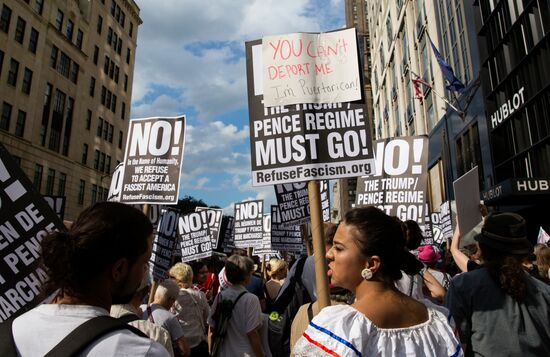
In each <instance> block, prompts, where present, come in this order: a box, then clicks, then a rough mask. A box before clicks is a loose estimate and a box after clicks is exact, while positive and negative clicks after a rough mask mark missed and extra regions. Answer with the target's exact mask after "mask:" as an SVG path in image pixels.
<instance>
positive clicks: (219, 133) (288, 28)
mask: <svg viewBox="0 0 550 357" xmlns="http://www.w3.org/2000/svg"><path fill="white" fill-rule="evenodd" d="M137 3H138V6H139V7H140V8H141V13H140V16H141V18H142V19H143V24H142V25H141V26H140V27H139V30H138V48H137V52H136V65H135V71H134V84H133V92H132V114H131V115H132V117H133V118H142V117H151V116H163V115H164V116H175V115H179V114H182V113H183V114H186V116H187V129H188V130H187V133H186V138H185V140H186V144H185V153H184V160H183V169H182V178H181V188H180V196H185V195H190V196H193V197H195V198H198V199H202V200H204V201H205V202H206V203H208V204H209V205H217V206H220V207H222V208H224V209H225V211H224V213H226V214H230V213H232V209H233V208H232V207H233V203H234V202H240V201H244V200H247V199H264V200H266V204H267V205H269V204H272V203H275V197H274V194H273V187H272V186H266V187H252V185H251V183H250V182H251V175H250V143H249V127H248V121H249V118H248V108H247V93H246V69H245V63H246V61H245V58H244V43H245V41H249V40H255V39H259V38H261V37H262V36H267V35H275V34H284V33H292V32H320V31H329V30H333V29H338V28H342V27H344V25H345V13H344V0H315V1H307V0H245V1H234V0H218V1H199V0H162V1H156V0H137Z"/></svg>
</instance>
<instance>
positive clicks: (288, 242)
mask: <svg viewBox="0 0 550 357" xmlns="http://www.w3.org/2000/svg"><path fill="white" fill-rule="evenodd" d="M303 246H304V240H303V239H302V232H301V230H300V226H296V225H294V226H290V225H287V224H284V223H283V222H281V215H280V214H279V211H278V208H277V206H271V249H273V250H280V251H283V252H301V251H302V249H303Z"/></svg>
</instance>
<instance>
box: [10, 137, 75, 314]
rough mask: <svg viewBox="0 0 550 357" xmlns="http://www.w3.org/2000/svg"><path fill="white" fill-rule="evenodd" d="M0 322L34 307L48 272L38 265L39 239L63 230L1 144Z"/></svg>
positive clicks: (48, 207) (56, 217)
mask: <svg viewBox="0 0 550 357" xmlns="http://www.w3.org/2000/svg"><path fill="white" fill-rule="evenodd" d="M0 217H1V218H0V258H1V259H0V322H2V321H5V320H7V319H8V318H10V317H12V316H17V315H19V314H21V313H23V312H24V311H26V310H28V309H30V308H32V307H34V306H35V305H36V304H37V303H39V301H37V296H38V295H39V293H40V286H41V285H42V284H43V283H44V282H45V281H46V280H48V275H47V274H46V272H45V271H44V270H43V269H42V268H41V267H40V266H39V258H40V242H41V241H42V239H43V238H44V237H45V236H46V235H47V234H48V233H49V232H53V231H56V230H65V227H64V226H63V223H62V222H61V220H60V219H59V217H58V216H57V215H56V214H55V212H54V211H53V210H52V209H51V208H50V206H48V204H47V203H46V201H44V199H43V198H42V196H41V195H40V194H39V193H38V192H36V191H35V190H34V187H33V185H32V183H31V182H30V181H29V179H28V178H27V177H26V176H25V174H24V173H23V171H22V170H21V169H20V167H19V165H18V164H17V163H16V162H15V161H14V160H13V158H12V157H11V155H10V154H9V153H8V151H7V150H6V148H5V147H4V146H3V145H2V144H0Z"/></svg>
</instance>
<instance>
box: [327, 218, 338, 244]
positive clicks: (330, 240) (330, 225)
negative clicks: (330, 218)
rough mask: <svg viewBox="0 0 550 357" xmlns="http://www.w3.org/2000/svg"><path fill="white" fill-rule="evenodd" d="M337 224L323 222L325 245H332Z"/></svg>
mask: <svg viewBox="0 0 550 357" xmlns="http://www.w3.org/2000/svg"><path fill="white" fill-rule="evenodd" d="M337 229H338V225H337V224H334V223H326V222H325V245H330V246H332V244H333V241H334V235H335V234H336V230H337Z"/></svg>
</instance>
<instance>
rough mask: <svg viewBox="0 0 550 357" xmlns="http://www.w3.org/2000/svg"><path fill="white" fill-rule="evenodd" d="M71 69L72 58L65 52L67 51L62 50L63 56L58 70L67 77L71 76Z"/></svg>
mask: <svg viewBox="0 0 550 357" xmlns="http://www.w3.org/2000/svg"><path fill="white" fill-rule="evenodd" d="M70 69H71V59H70V58H69V56H67V55H66V54H65V52H63V51H62V52H61V56H60V58H59V65H58V66H57V70H58V72H59V73H61V74H62V75H64V76H65V77H69V70H70Z"/></svg>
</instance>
